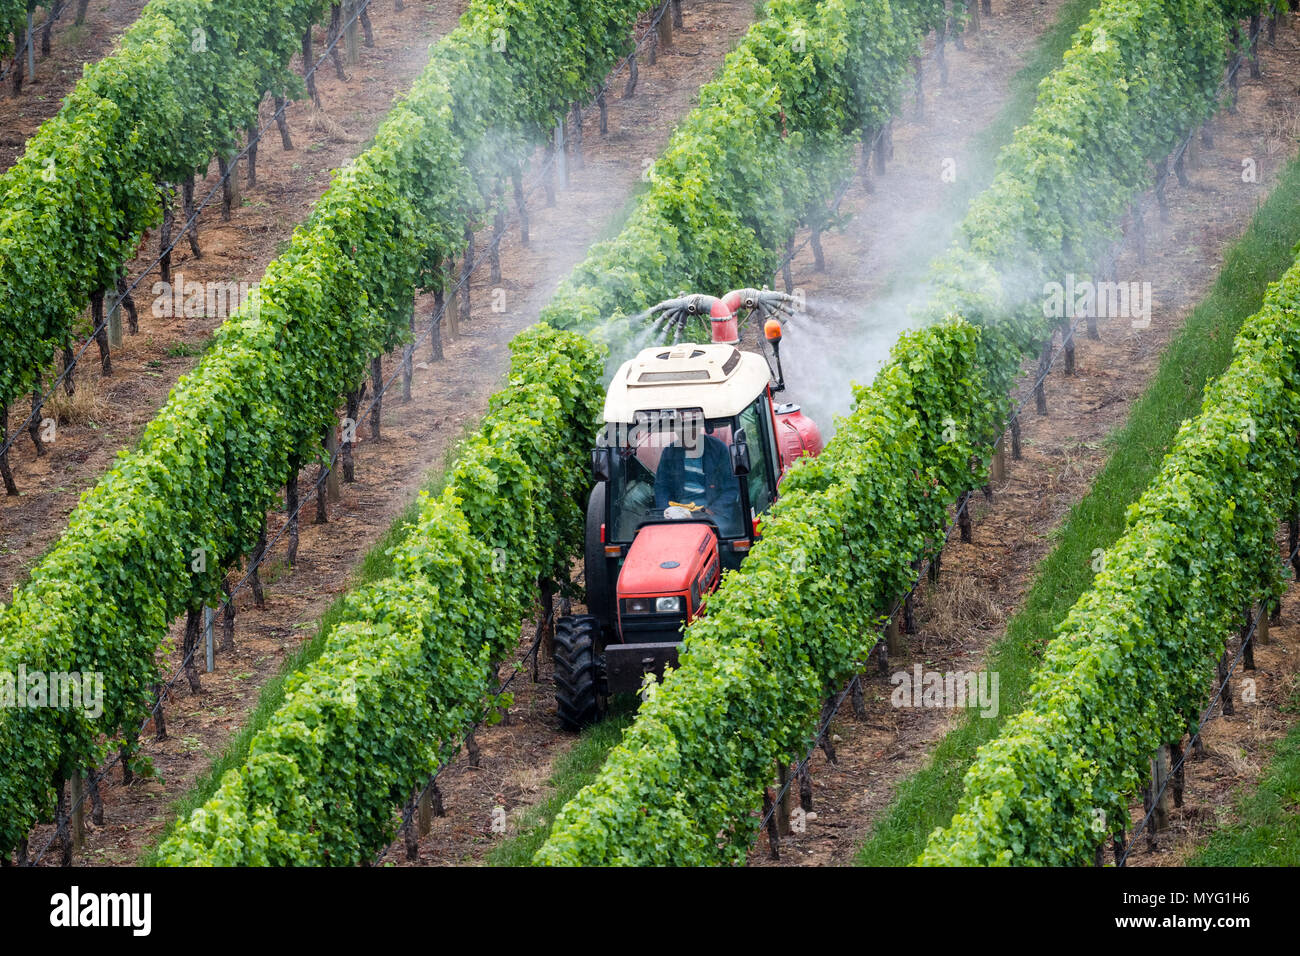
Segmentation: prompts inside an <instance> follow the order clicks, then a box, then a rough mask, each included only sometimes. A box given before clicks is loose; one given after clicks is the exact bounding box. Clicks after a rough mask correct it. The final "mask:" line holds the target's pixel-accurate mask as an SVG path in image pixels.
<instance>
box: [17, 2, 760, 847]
mask: <svg viewBox="0 0 1300 956" xmlns="http://www.w3.org/2000/svg"><path fill="white" fill-rule="evenodd" d="M409 6H410V5H409V4H408V8H409ZM753 15H754V13H753V6H752V4H750V3H748V2H745V0H735V2H716V0H704V2H695V3H687V4H685V5H684V29H682V30H679V31H676V32H675V34H674V36H675V41H674V46H673V47H672V48H671V49H669V50H667V51H661V52H660V55H659V58H658V62H657V64H656V65H654V66H651V65H649V64H648V63H646V61H645V58H644V56H643V57H642V59H641V63H640V79H639V82H638V85H637V89H636V93H635V95H634V96H633V97H632V98H630V99H626V100H624V99H621V98H620V95H619V94H621V91H622V83H623V79H624V77H620V79H619V81H618V82H617V83H615V85H614V89H615V90H617V91H618V93H616V94H615V95H612V96H611V97H610V99H609V133H608V136H606V137H604V138H602V137H601V136H600V135H599V132H598V130H597V127H596V119H597V117H596V114H595V113H594V112H593V113H592V114H591V116H589V117H588V118H587V123H586V125H585V129H584V162H583V164H582V166H581V167H580V168H575V166H576V164H575V163H574V161H573V159H572V157H571V158H570V185H569V187H568V188H567V189H560V190H559V192H558V196H557V204H556V206H555V207H554V208H545V207H544V204H543V196H542V193H541V192H540V191H539V192H537V193H536V194H535V196H534V197H533V199H532V200H531V201H530V207H529V216H530V219H531V238H532V241H531V243H530V244H529V245H528V246H527V247H524V246H522V245H521V244H520V242H519V236H518V232H517V230H516V229H514V228H513V227H512V228H511V230H510V232H509V233H508V235H507V238H506V239H505V241H504V242H503V243H502V247H501V267H502V273H503V281H502V282H501V283H500V284H499V286H495V287H494V286H492V285H491V284H489V282H488V270H487V268H486V266H485V267H484V268H482V269H481V270H480V271H479V272H477V273H476V274H475V277H474V280H473V282H472V302H473V307H472V319H471V321H470V322H469V323H468V324H462V326H461V333H462V334H461V336H460V337H459V338H457V339H455V340H454V341H445V353H446V360H445V361H444V362H443V363H437V364H431V363H430V362H429V359H430V355H429V351H428V348H429V347H428V345H427V344H426V345H425V346H423V347H422V349H421V351H420V354H417V356H416V360H417V362H418V363H419V364H418V365H417V366H416V369H415V375H414V383H413V389H412V400H411V402H410V403H409V404H403V403H402V402H401V401H400V398H399V396H400V383H399V386H398V387H396V388H394V389H393V390H391V391H390V392H389V393H388V395H387V396H386V398H385V401H384V404H383V414H382V422H381V441H380V442H378V443H377V445H376V443H374V442H373V441H372V440H371V435H370V431H369V422H368V418H367V419H366V421H365V422H363V424H362V425H361V426H360V428H359V430H358V445H357V451H356V460H357V481H356V483H354V484H344V485H343V486H342V499H341V500H340V501H337V502H331V503H330V506H329V507H330V510H329V523H328V524H325V525H314V524H312V523H311V519H312V516H313V515H314V514H315V510H314V506H312V505H309V506H308V507H307V508H305V509H304V511H303V525H302V538H301V546H300V553H299V560H298V565H297V567H296V568H293V569H290V568H289V567H288V565H287V561H286V558H285V551H284V544H283V542H282V543H281V545H280V546H279V547H278V548H277V549H275V550H274V551H273V552H272V555H271V557H270V558H269V559H268V562H267V564H265V565H264V567H263V571H264V573H263V579H264V580H265V581H266V583H267V591H266V593H267V600H266V605H265V607H263V608H255V607H253V606H252V605H251V599H250V598H249V597H248V596H247V595H246V594H245V595H243V596H242V599H241V600H239V601H238V602H237V606H238V624H237V629H236V634H235V642H236V650H235V651H234V652H233V653H232V654H229V655H222V656H220V657H219V658H218V660H217V670H216V673H214V674H210V675H209V674H204V675H203V677H202V681H203V690H202V692H201V693H200V694H198V695H197V696H192V695H190V694H189V692H188V690H186V689H182V688H181V687H180V686H178V687H177V689H176V692H175V695H174V696H173V697H172V698H171V699H170V700H169V701H168V703H167V706H166V708H165V716H166V724H167V730H168V735H169V736H168V739H167V740H165V741H162V742H156V741H154V740H153V739H152V737H149V738H148V739H147V741H146V742H145V744H144V748H143V752H144V753H145V755H146V756H147V757H148V758H149V759H150V760H151V761H152V763H153V766H154V768H155V769H156V771H157V773H156V774H155V775H154V776H153V777H151V778H140V777H137V779H136V781H135V782H134V783H132V784H131V785H129V786H123V785H122V783H121V776H120V773H119V772H118V771H116V770H115V771H114V772H113V773H112V774H111V776H110V778H109V780H108V781H107V782H106V785H105V787H104V792H103V797H104V804H105V813H104V817H105V825H104V826H103V827H96V828H93V829H92V831H91V833H90V834H89V836H88V838H87V852H86V853H85V854H83V855H82V856H81V857H79V858H78V860H77V862H78V863H97V864H129V863H131V862H133V861H134V860H135V859H136V858H137V856H138V855H139V853H140V852H141V850H143V849H144V848H146V847H147V846H149V845H150V844H151V843H152V841H153V840H154V839H156V837H157V836H158V835H159V834H160V833H161V831H162V829H163V827H164V826H165V825H166V823H167V822H168V820H169V812H168V810H169V807H170V805H171V803H172V802H173V801H174V800H176V799H177V798H178V797H180V796H181V795H182V794H184V793H185V792H186V791H187V790H188V789H189V787H190V786H191V785H192V784H193V783H194V782H195V780H197V779H198V777H199V776H200V775H201V774H202V773H203V772H204V771H205V770H206V769H207V767H208V766H209V764H210V762H211V760H212V758H213V757H214V756H215V755H217V754H218V753H219V752H220V751H221V750H222V748H223V747H224V746H225V744H226V742H227V741H228V740H229V739H230V737H231V736H232V735H233V734H234V733H235V732H237V730H238V728H239V727H240V726H241V725H242V724H243V722H244V720H245V718H246V716H247V714H248V712H249V710H250V709H251V708H252V706H253V705H254V704H255V702H256V700H257V694H258V691H259V689H260V687H261V686H262V685H263V684H264V683H265V682H266V681H267V680H268V679H269V678H270V677H271V676H272V675H273V674H275V673H276V672H277V670H278V668H279V665H280V663H281V662H282V661H283V659H284V657H285V655H286V654H288V653H290V652H292V651H293V650H294V649H295V648H297V647H298V646H299V644H300V643H301V642H302V640H303V639H304V638H305V637H307V636H309V635H310V634H311V633H313V632H314V630H315V628H316V622H317V620H318V619H319V618H320V616H321V614H322V613H323V612H324V611H325V610H326V608H327V607H328V606H329V604H330V603H331V602H332V601H333V599H334V597H335V595H337V594H338V593H339V592H341V591H343V590H344V589H345V588H346V587H347V586H348V584H349V582H350V581H351V580H352V575H353V572H354V569H355V568H356V567H357V564H358V562H359V561H360V560H361V559H362V557H364V555H365V554H366V552H367V550H368V549H369V548H370V547H371V546H372V545H373V544H374V543H375V541H376V540H378V538H379V537H380V535H381V534H382V533H383V532H384V531H386V530H387V528H388V526H389V524H390V523H391V521H392V519H393V518H394V516H395V515H396V514H397V513H398V512H399V511H400V510H401V509H402V508H403V506H405V505H406V504H407V502H409V501H410V500H411V498H412V497H413V496H414V494H415V492H416V490H417V488H418V487H419V485H420V484H421V481H422V479H423V477H424V476H425V475H426V473H427V471H428V469H429V468H430V467H432V466H435V465H437V464H438V463H440V462H442V461H443V460H445V457H446V455H447V453H448V451H449V450H450V449H451V448H452V447H453V446H454V444H455V442H456V440H457V439H458V438H459V437H460V435H461V434H463V432H464V430H465V429H466V428H467V427H469V426H472V425H473V424H474V423H475V422H477V421H478V419H479V418H480V417H481V415H482V413H483V411H484V410H485V409H486V406H487V400H488V397H489V396H490V395H491V394H492V392H493V391H495V390H496V389H497V388H499V386H500V383H501V378H502V375H503V373H504V370H505V367H506V362H507V359H508V350H507V343H508V342H509V340H510V338H511V337H512V336H513V335H514V334H515V333H516V332H517V331H519V330H520V329H523V328H525V327H526V326H528V325H530V324H532V323H533V322H534V321H536V317H537V314H538V311H539V310H540V309H541V307H542V306H543V305H544V304H545V303H546V302H547V301H549V299H550V297H551V295H552V294H553V293H554V290H555V287H556V284H557V283H558V282H559V280H560V279H561V278H562V277H563V276H564V275H566V274H567V273H568V272H569V271H570V270H571V269H572V268H573V266H574V265H576V264H577V263H578V262H580V261H581V259H582V257H583V256H584V255H585V253H586V250H587V248H588V247H589V246H590V244H591V243H592V242H593V241H594V240H595V239H596V238H597V237H598V236H599V235H601V233H602V230H603V229H604V228H605V227H606V224H607V223H608V221H609V220H610V219H611V218H612V217H614V216H616V215H617V214H618V213H619V212H620V211H621V210H622V209H623V207H624V205H625V203H626V201H627V197H628V196H629V194H630V193H631V190H632V189H633V187H634V186H635V184H636V182H637V179H638V177H639V176H640V173H641V170H642V160H643V159H644V158H646V157H653V156H655V155H657V154H658V153H659V151H660V150H661V149H662V148H663V146H664V144H665V143H666V142H667V139H668V136H669V134H670V132H671V129H672V127H673V125H674V123H675V122H676V121H677V120H678V119H680V118H681V117H682V116H683V115H684V114H685V113H686V112H687V111H688V110H689V109H690V108H691V107H692V106H693V104H694V102H695V97H696V91H697V90H698V88H699V86H700V85H701V84H702V83H703V82H705V81H706V80H708V79H709V78H710V77H711V76H712V75H713V73H714V71H715V70H716V69H717V67H718V66H719V65H720V63H721V61H722V57H723V55H724V54H725V52H726V51H727V50H728V49H730V48H731V46H732V45H733V43H734V41H735V39H736V38H738V37H739V36H740V35H742V34H743V33H744V31H745V30H746V29H747V28H748V26H749V24H750V23H751V22H752V19H753ZM379 29H380V24H379V22H378V21H376V31H377V32H378V31H379ZM638 29H639V31H640V30H644V23H643V24H642V25H641V26H640V27H639V28H638ZM363 64H364V61H363ZM322 92H323V93H324V94H325V95H326V96H327V103H328V102H330V101H329V99H328V91H326V90H324V89H323V90H322ZM277 149H278V147H277ZM272 152H273V153H274V152H275V151H274V150H273V151H272ZM259 178H260V173H259ZM479 248H483V236H480V246H479ZM206 258H207V253H206V251H205V259H206ZM497 289H500V290H504V309H505V311H504V312H498V313H494V312H493V311H492V304H493V301H494V298H495V300H496V301H497V302H498V303H499V304H500V303H501V302H502V298H501V294H500V293H499V292H497V291H496V290H497ZM494 293H496V294H495V296H494ZM416 314H417V315H418V316H420V317H421V318H422V319H423V320H424V321H427V320H428V318H429V316H430V315H431V314H432V299H431V297H429V298H425V299H421V300H420V301H419V302H418V303H417V313H416ZM143 337H144V335H143V332H142V335H141V338H143ZM115 361H116V356H115ZM394 362H395V358H394V357H393V356H389V357H387V358H386V359H385V363H384V371H385V374H386V375H387V374H390V373H391V372H392V371H393V369H394V367H395V364H394ZM122 377H123V378H124V379H125V378H126V377H127V376H126V375H123V376H122ZM140 414H141V415H142V416H146V413H145V412H141V413H140ZM315 478H316V473H315V470H314V468H313V469H310V470H307V471H304V473H303V475H302V476H301V482H300V489H301V493H302V495H303V496H304V498H305V497H306V496H307V495H309V494H310V493H311V487H312V484H313V482H314V481H315ZM284 520H285V517H284V515H283V513H276V514H272V515H271V516H270V533H271V535H274V534H275V533H276V532H277V531H278V530H280V528H281V527H282V526H283V523H284ZM182 625H183V621H182V622H177V626H175V627H173V631H172V643H173V644H174V645H176V646H179V642H180V638H181V636H182V635H181V633H180V632H181V629H182ZM166 660H167V661H168V671H169V672H170V671H172V670H174V668H175V666H176V664H177V662H178V660H179V656H178V655H177V653H176V652H175V649H174V647H172V648H169V649H168V653H167V655H166ZM180 683H181V684H184V681H181V682H180ZM525 683H526V682H525ZM516 690H517V691H520V690H522V688H519V687H517V688H516ZM526 700H527V696H526V694H525V693H518V694H517V696H516V710H522V709H525V708H526V704H525V701H526ZM538 716H539V719H544V720H545V721H546V731H545V738H546V741H547V743H548V745H550V749H549V751H548V754H549V755H551V756H553V755H554V753H556V752H557V750H558V746H559V745H560V744H565V745H567V743H568V741H569V738H567V737H561V736H560V735H559V734H558V731H555V730H554V729H552V728H551V725H552V723H553V714H552V710H551V709H550V708H547V709H546V710H545V712H544V713H540V714H539V715H538ZM516 723H518V722H516ZM487 752H488V748H486V747H485V753H487ZM545 759H546V756H545V755H541V754H538V755H537V758H536V760H535V761H534V766H535V767H536V768H537V769H536V773H537V774H539V775H540V777H539V779H541V778H544V776H545V773H546V764H545V762H544V761H545ZM485 762H486V761H485ZM449 803H451V800H450V799H449ZM51 829H52V828H50V827H43V828H40V829H39V831H38V832H37V833H35V834H34V835H33V838H32V846H33V848H34V850H35V849H38V848H40V847H41V846H43V845H44V843H45V842H46V841H47V840H48V839H49V835H50V831H51ZM57 856H58V853H57V850H56V851H55V852H52V853H51V854H50V856H49V857H47V859H46V862H47V863H51V864H52V863H54V862H55V858H56V857H57Z"/></svg>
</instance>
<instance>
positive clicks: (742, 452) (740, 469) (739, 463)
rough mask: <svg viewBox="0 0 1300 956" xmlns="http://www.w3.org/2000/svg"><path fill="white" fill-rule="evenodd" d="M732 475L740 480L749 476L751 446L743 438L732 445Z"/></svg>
mask: <svg viewBox="0 0 1300 956" xmlns="http://www.w3.org/2000/svg"><path fill="white" fill-rule="evenodd" d="M731 473H732V474H733V475H735V476H737V477H738V478H743V477H745V476H746V475H748V474H749V445H747V444H745V440H744V437H743V436H742V437H741V438H739V439H738V440H736V441H734V442H732V443H731Z"/></svg>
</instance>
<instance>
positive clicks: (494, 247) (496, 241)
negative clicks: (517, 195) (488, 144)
mask: <svg viewBox="0 0 1300 956" xmlns="http://www.w3.org/2000/svg"><path fill="white" fill-rule="evenodd" d="M498 199H500V194H499V193H498ZM505 234H506V210H505V205H504V203H502V202H500V201H498V203H497V209H496V212H495V213H494V214H493V216H492V242H491V243H490V244H489V245H488V265H489V266H490V270H491V271H490V272H489V273H488V281H489V282H490V283H492V285H493V286H494V287H495V286H499V285H500V284H501V240H502V239H504V238H505ZM493 294H494V295H495V292H494V293H493ZM411 331H412V332H414V331H415V329H414V327H412V330H411Z"/></svg>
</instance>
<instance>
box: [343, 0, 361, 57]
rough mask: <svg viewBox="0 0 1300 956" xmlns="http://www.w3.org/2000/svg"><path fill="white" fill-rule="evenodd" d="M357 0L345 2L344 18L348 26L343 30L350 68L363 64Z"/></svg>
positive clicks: (346, 0)
mask: <svg viewBox="0 0 1300 956" xmlns="http://www.w3.org/2000/svg"><path fill="white" fill-rule="evenodd" d="M356 12H357V0H345V3H344V7H343V16H344V19H346V20H347V26H346V27H345V28H344V30H343V45H344V46H345V47H347V58H348V66H356V65H357V64H358V63H360V62H361V44H360V42H359V40H360V28H359V24H358V23H357V17H356Z"/></svg>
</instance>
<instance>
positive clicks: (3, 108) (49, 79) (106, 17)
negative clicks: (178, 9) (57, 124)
mask: <svg viewBox="0 0 1300 956" xmlns="http://www.w3.org/2000/svg"><path fill="white" fill-rule="evenodd" d="M146 2H147V0H98V2H96V3H93V4H91V5H90V6H89V7H88V8H87V9H86V20H85V22H84V23H82V24H81V25H80V26H78V25H77V24H76V22H75V21H76V17H77V9H76V7H77V5H76V3H75V2H74V3H67V4H65V5H64V10H63V12H62V13H61V14H60V15H59V19H58V20H56V21H55V23H54V28H53V31H52V33H51V36H50V55H49V56H42V55H41V32H42V31H41V30H40V29H37V31H36V51H35V52H36V73H35V74H34V75H28V76H26V77H25V78H24V80H23V89H22V92H21V93H19V94H18V95H17V96H14V95H13V84H12V81H11V78H10V77H9V76H8V75H6V76H5V78H4V80H3V81H2V82H0V171H3V170H6V169H8V168H9V167H10V166H12V165H13V164H14V163H15V162H16V161H17V159H18V157H19V156H21V155H22V152H23V147H24V145H25V144H26V143H27V140H28V139H29V138H30V137H31V135H32V134H33V133H35V132H36V130H37V129H38V128H39V127H40V125H41V124H42V123H44V122H45V121H46V120H47V119H49V118H50V117H51V116H53V115H54V114H55V113H57V112H58V111H59V108H60V107H61V106H62V105H63V98H64V97H65V96H67V95H68V94H69V93H70V92H72V88H73V87H74V86H76V84H77V81H78V80H79V79H81V72H82V69H83V67H84V65H85V64H87V63H96V62H98V61H99V60H102V59H103V58H104V57H106V56H107V55H108V54H109V53H111V52H112V51H113V48H114V46H116V44H117V40H118V38H119V37H120V36H121V35H122V34H123V33H124V32H126V29H127V28H128V27H129V26H130V25H131V24H132V23H134V22H135V21H136V20H137V19H138V18H139V16H140V11H141V10H142V9H143V8H144V5H145V3H146ZM45 20H46V11H45V10H38V11H37V14H36V21H35V22H36V26H37V27H38V28H39V27H41V26H42V25H43V24H44V23H45ZM11 65H12V62H11V61H10V60H9V59H7V58H6V59H5V61H4V66H5V68H6V70H7V69H8V67H10V66H11Z"/></svg>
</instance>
